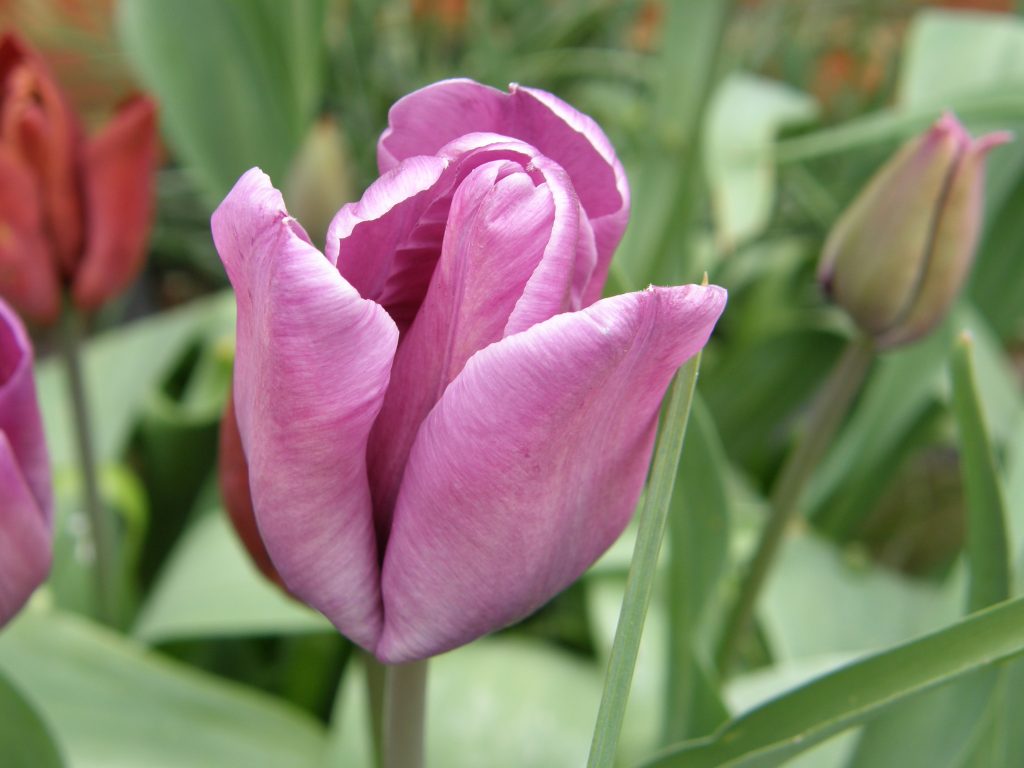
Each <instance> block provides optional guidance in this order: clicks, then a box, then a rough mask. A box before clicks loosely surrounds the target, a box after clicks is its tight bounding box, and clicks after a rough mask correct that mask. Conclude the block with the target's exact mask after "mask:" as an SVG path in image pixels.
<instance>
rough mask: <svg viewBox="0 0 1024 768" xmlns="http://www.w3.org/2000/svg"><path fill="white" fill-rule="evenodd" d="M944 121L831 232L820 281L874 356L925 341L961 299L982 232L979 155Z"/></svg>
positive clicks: (884, 172) (992, 141)
mask: <svg viewBox="0 0 1024 768" xmlns="http://www.w3.org/2000/svg"><path fill="white" fill-rule="evenodd" d="M1009 139H1010V136H1009V134H1007V133H1003V132H1001V133H993V134H989V135H987V136H983V137H981V138H978V139H972V138H971V136H970V134H968V133H967V131H966V130H965V129H964V127H963V126H962V125H960V123H959V122H958V121H957V119H956V118H955V117H954V116H953V115H952V114H946V115H944V116H943V117H942V118H941V119H940V120H939V121H938V122H936V123H935V125H933V126H932V127H931V129H930V130H928V131H927V132H926V133H924V134H923V135H921V136H918V137H917V138H915V139H913V140H911V141H910V142H908V143H907V144H906V145H905V146H904V147H903V148H902V149H901V150H900V151H899V152H898V153H897V154H896V155H895V156H894V157H893V158H892V159H891V160H890V161H889V162H888V163H886V164H885V165H884V166H883V167H882V168H881V170H879V171H878V173H876V174H875V176H874V177H873V178H872V179H871V181H870V182H869V183H868V185H867V186H866V187H865V188H864V190H863V191H862V192H861V193H860V195H859V196H858V197H857V199H856V200H855V201H854V202H853V204H852V205H851V206H850V207H849V208H848V209H847V210H846V212H845V213H844V214H843V215H842V217H841V218H840V219H839V221H838V222H837V223H836V225H835V226H834V227H833V229H832V232H831V234H830V235H829V238H828V241H827V242H826V243H825V250H824V253H823V254H822V259H821V264H820V266H819V268H818V278H819V281H820V282H821V284H822V286H823V287H824V289H825V291H826V293H828V295H829V296H830V297H831V298H832V299H833V300H834V301H835V302H836V303H837V304H839V305H840V306H841V307H843V308H844V309H845V310H846V311H847V312H849V313H850V315H851V316H852V317H853V319H854V320H855V321H856V323H857V325H859V326H860V328H861V329H862V330H863V331H864V332H865V333H867V334H868V335H870V336H871V337H873V338H874V339H875V341H876V342H877V343H878V345H879V346H880V347H883V348H884V347H894V346H898V345H900V344H906V343H908V342H911V341H914V340H916V339H919V338H921V337H922V336H924V335H926V334H927V333H928V332H929V331H931V330H932V329H933V328H934V327H935V326H936V325H938V323H939V322H940V321H941V320H942V318H943V317H945V315H946V312H947V311H948V309H949V306H950V304H951V303H952V302H953V299H954V298H955V297H956V295H957V294H958V293H959V291H960V288H961V286H962V285H963V283H964V281H965V279H966V277H967V274H968V272H969V271H970V266H971V261H972V259H973V256H974V251H975V247H976V245H977V242H978V235H979V233H980V230H981V220H982V208H983V196H984V176H985V156H986V154H987V153H988V151H989V150H990V149H992V148H993V147H995V146H998V145H999V144H1003V143H1005V142H1006V141H1008V140H1009Z"/></svg>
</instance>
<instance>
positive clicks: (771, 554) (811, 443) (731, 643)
mask: <svg viewBox="0 0 1024 768" xmlns="http://www.w3.org/2000/svg"><path fill="white" fill-rule="evenodd" d="M873 360H874V345H873V344H872V343H871V341H870V340H868V339H865V338H861V339H857V340H855V341H852V342H851V343H850V344H849V345H848V346H847V347H846V349H845V350H844V351H843V354H842V356H841V357H840V358H839V361H838V362H837V363H836V366H835V368H833V369H832V373H831V374H830V375H829V378H828V380H827V381H826V382H825V386H824V387H823V388H822V389H821V391H820V392H819V393H818V396H817V398H816V399H815V401H814V404H813V405H812V406H811V411H810V413H808V415H807V421H806V423H805V424H804V429H803V434H802V435H801V437H800V438H799V439H798V441H797V443H796V447H795V448H794V449H793V451H792V452H791V453H790V454H789V457H788V458H787V459H786V463H785V465H784V466H783V467H782V471H781V472H780V473H779V477H778V479H777V480H776V482H775V486H774V488H773V489H772V494H771V499H770V502H771V511H770V516H769V518H768V522H767V523H765V526H764V529H763V530H762V531H761V538H760V541H759V542H758V545H757V551H756V552H755V553H754V557H753V558H752V559H751V561H750V565H749V566H748V568H747V572H746V574H745V576H744V578H743V581H742V582H741V583H740V589H739V593H738V595H737V597H736V601H735V602H734V603H733V606H732V610H731V611H730V612H729V615H728V619H727V620H726V622H725V630H724V631H723V633H722V639H721V642H720V643H719V646H718V653H717V656H716V663H717V667H718V671H719V672H720V673H721V674H722V676H723V677H724V676H725V675H727V674H728V672H729V668H730V666H731V665H732V662H733V659H734V657H735V655H736V650H737V648H738V646H739V642H740V639H741V638H742V637H743V636H744V634H745V633H746V632H747V630H748V628H749V625H750V621H751V618H752V617H753V614H754V607H755V606H756V604H757V598H758V596H759V595H760V593H761V587H762V586H764V582H765V579H766V577H767V576H768V573H769V571H770V570H771V567H772V565H773V564H774V562H775V556H776V555H777V554H778V550H779V545H780V544H781V543H782V539H783V537H784V535H785V533H786V530H787V528H788V527H789V524H790V521H791V520H792V519H793V515H794V514H795V513H796V510H797V508H798V505H799V503H800V497H801V495H802V494H803V491H804V489H805V488H806V486H807V481H808V480H810V478H811V475H812V474H813V472H814V469H815V468H816V467H817V465H818V461H819V460H820V459H821V457H822V455H823V454H824V453H825V451H826V449H827V448H828V446H829V444H830V443H831V442H832V439H833V438H834V437H835V434H836V432H837V431H838V429H839V426H840V425H841V424H842V423H843V419H844V418H845V417H846V414H847V412H848V411H849V409H850V406H851V405H852V404H853V400H854V398H855V397H856V395H857V393H858V392H859V391H860V387H861V384H862V383H863V382H864V378H865V377H866V376H867V373H868V371H869V370H870V368H871V363H872V361H873Z"/></svg>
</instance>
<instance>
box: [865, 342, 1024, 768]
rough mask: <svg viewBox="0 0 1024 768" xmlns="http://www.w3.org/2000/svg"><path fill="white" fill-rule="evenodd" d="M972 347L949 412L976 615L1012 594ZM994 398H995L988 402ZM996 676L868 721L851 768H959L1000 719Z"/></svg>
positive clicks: (956, 372) (966, 347)
mask: <svg viewBox="0 0 1024 768" xmlns="http://www.w3.org/2000/svg"><path fill="white" fill-rule="evenodd" d="M973 350H974V344H973V342H972V340H971V338H970V337H969V336H967V335H966V334H964V335H962V336H961V337H960V338H959V339H958V340H957V342H956V344H955V345H954V350H953V355H952V360H951V363H952V378H953V411H954V414H955V416H956V421H957V426H958V428H959V433H960V443H959V445H960V466H961V473H962V475H963V478H964V486H965V488H966V495H967V561H968V564H969V573H970V580H969V584H968V599H967V608H968V610H969V611H973V610H978V609H981V608H984V607H987V606H989V605H992V604H994V603H997V602H1001V601H1003V600H1005V599H1007V598H1008V597H1009V596H1010V587H1011V583H1010V561H1009V547H1008V543H1007V532H1006V508H1005V503H1004V501H1003V493H1002V488H1001V483H1000V479H999V476H998V470H997V467H996V463H995V456H994V452H993V447H992V444H991V440H990V438H989V432H988V427H987V425H986V421H985V418H984V416H983V412H982V398H981V396H980V393H979V387H978V385H977V383H976V378H977V377H976V366H975V365H974V362H973V361H974V355H973ZM993 401H996V398H992V401H989V402H993ZM1001 675H1002V671H1001V670H997V669H992V668H988V669H983V670H980V671H978V672H975V673H974V674H972V675H970V676H968V677H967V678H966V679H964V680H962V681H959V682H957V683H956V684H955V685H953V686H950V687H948V688H943V689H940V690H937V691H929V692H927V693H925V694H923V695H921V696H916V697H913V698H912V699H910V700H908V701H907V702H905V703H903V704H901V705H899V706H897V707H894V708H893V709H892V710H891V711H890V712H887V713H886V714H885V715H884V716H882V717H880V718H878V719H877V720H875V721H874V722H872V723H871V724H870V725H869V726H868V727H867V728H866V729H865V731H864V734H863V736H862V738H861V740H860V743H859V744H858V746H857V752H856V756H855V759H854V761H853V762H852V763H851V767H852V768H857V767H860V766H862V767H863V768H884V767H886V766H891V767H892V768H942V767H945V768H960V767H962V766H966V765H968V764H970V763H969V761H970V760H971V759H972V756H973V755H976V754H977V755H980V754H981V753H980V752H978V751H977V750H984V749H986V748H987V747H988V744H987V743H986V741H985V736H986V735H987V734H988V732H989V730H990V728H991V726H992V724H993V722H994V719H995V718H996V717H997V716H999V714H1000V704H1001V701H1002V697H1000V696H996V695H995V694H996V693H997V691H999V690H1001V686H1000V677H1001Z"/></svg>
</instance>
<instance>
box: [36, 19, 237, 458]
mask: <svg viewBox="0 0 1024 768" xmlns="http://www.w3.org/2000/svg"><path fill="white" fill-rule="evenodd" d="M123 5H131V3H125V4H123ZM234 317H235V299H234V294H232V293H231V292H229V291H228V292H224V293H222V294H218V295H216V296H213V297H211V298H208V299H201V300H198V301H194V302H192V303H190V304H188V305H186V306H184V307H182V308H181V309H176V310H172V311H170V312H163V313H161V314H159V315H157V316H154V317H152V318H147V319H145V320H140V321H138V322H135V323H131V324H130V325H126V326H122V327H121V328H118V329H117V330H115V331H111V332H109V333H104V334H102V335H100V336H96V337H94V338H93V339H91V340H90V341H89V342H88V343H87V345H86V349H85V352H84V354H83V367H84V376H85V383H86V389H87V392H88V398H89V408H90V411H91V413H92V423H93V428H94V440H95V445H94V449H95V450H96V454H97V456H98V458H99V460H100V461H101V462H109V461H112V460H114V459H116V458H117V457H118V456H120V455H121V453H122V452H123V451H124V448H125V446H126V445H127V443H128V438H129V436H130V435H131V432H132V430H133V429H134V428H135V424H136V421H137V420H138V417H139V413H140V412H141V410H142V408H143V406H144V405H145V404H146V402H147V399H148V398H149V397H150V394H151V393H152V392H154V391H155V389H156V387H157V386H158V384H159V382H160V381H161V380H162V379H163V378H164V377H165V376H166V375H167V372H168V371H169V369H170V367H171V366H172V365H173V364H174V362H175V361H176V360H178V359H179V358H180V357H181V354H182V352H183V351H184V349H185V348H186V347H187V346H188V345H189V344H191V343H194V342H196V341H197V340H199V339H203V338H217V337H218V336H222V335H226V334H229V333H231V332H232V331H233V329H234ZM36 371H37V373H36V381H37V385H38V388H39V398H40V402H41V403H42V411H43V424H44V427H45V429H46V441H47V446H48V447H49V450H50V459H51V461H52V462H53V465H54V468H55V469H60V468H62V467H66V466H76V459H75V455H76V454H75V449H74V439H73V433H72V424H73V422H72V420H71V415H70V411H69V410H68V408H69V406H68V402H67V397H66V389H67V382H66V379H65V372H64V368H63V365H62V361H61V360H59V359H56V358H47V359H46V360H43V361H41V362H40V363H39V365H38V366H37V369H36Z"/></svg>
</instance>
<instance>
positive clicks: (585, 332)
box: [377, 286, 725, 663]
mask: <svg viewBox="0 0 1024 768" xmlns="http://www.w3.org/2000/svg"><path fill="white" fill-rule="evenodd" d="M724 305H725V291H724V290H722V289H721V288H717V287H715V286H710V287H701V286H682V287H677V288H649V289H648V290H646V291H643V292H639V293H633V294H627V295H624V296H617V297H613V298H610V299H605V300H603V301H600V302H597V303H596V304H593V305H592V306H590V307H588V308H587V309H585V310H583V311H580V312H574V313H566V314H561V315H557V316H555V317H553V318H551V319H549V320H547V321H545V322H543V323H540V324H538V325H536V326H534V327H532V328H530V329H529V330H526V331H524V332H522V333H518V334H514V335H511V336H508V337H506V338H504V339H503V340H501V341H500V342H498V343H496V344H492V345H491V346H489V347H487V348H485V349H483V350H481V351H480V352H478V353H476V354H475V355H474V356H473V357H472V358H471V359H470V360H469V362H468V363H467V364H466V366H465V368H464V369H463V371H462V372H461V373H460V374H459V375H458V376H457V377H456V378H455V380H454V381H453V382H452V383H451V384H450V385H449V386H448V388H447V390H446V391H445V393H444V395H443V396H442V397H441V399H440V401H439V402H438V404H437V406H435V408H434V409H433V410H432V411H431V413H430V415H429V416H428V417H427V418H426V420H425V421H424V424H423V426H422V427H421V429H420V431H419V434H418V437H417V439H416V442H415V443H414V444H413V447H412V451H411V453H410V456H409V462H408V465H407V467H406V471H405V477H404V480H403V483H402V488H401V492H400V494H399V496H398V500H397V504H396V508H395V515H394V520H393V526H392V530H391V537H390V539H389V541H388V547H387V552H386V554H385V559H384V565H383V573H382V590H383V599H384V615H385V625H384V632H383V635H382V637H381V641H380V644H379V645H378V647H377V656H378V657H379V658H381V659H382V660H384V661H386V662H390V663H395V662H402V661H408V660H412V659H417V658H423V657H426V656H429V655H433V654H436V653H440V652H443V651H445V650H448V649H451V648H454V647H456V646H458V645H461V644H463V643H466V642H469V641H470V640H472V639H474V638H476V637H478V636H480V635H483V634H486V633H487V632H491V631H494V630H496V629H499V628H501V627H503V626H506V625H507V624H509V623H512V622H514V621H516V620H518V619H520V618H522V617H524V616H526V615H528V614H529V613H530V612H532V611H534V610H536V609H537V608H538V607H540V606H541V605H542V604H543V603H544V602H545V601H546V600H548V599H550V598H551V597H552V596H554V595H555V594H556V593H558V592H559V591H560V590H562V589H564V588H565V587H567V586H568V585H569V584H571V583H572V581H573V580H575V579H576V578H578V577H579V575H580V574H581V573H582V572H583V571H584V570H585V569H586V568H587V567H588V566H589V565H590V564H591V563H592V562H593V561H594V560H595V559H596V558H597V557H598V556H599V555H600V554H601V553H602V552H603V551H604V550H605V549H606V548H607V547H608V546H609V545H610V544H611V543H612V541H614V539H615V538H616V537H617V536H618V535H619V534H620V533H621V532H622V529H623V528H624V527H625V525H626V523H627V522H628V520H629V518H630V517H631V515H632V513H633V509H634V506H635V504H636V501H637V498H638V497H639V494H640V491H641V489H642V486H643V482H644V478H645V476H646V473H647V466H648V462H649V459H650V455H651V450H652V447H653V440H654V434H655V427H656V422H657V416H658V409H659V405H660V403H661V399H662V397H663V395H664V393H665V390H666V388H667V386H668V383H669V381H670V380H671V377H672V374H673V373H674V372H675V371H676V369H677V368H678V367H679V366H680V365H681V364H682V363H683V362H685V361H686V360H687V359H688V358H689V357H691V356H692V355H693V354H695V353H696V352H697V351H698V350H699V349H700V348H701V347H702V346H703V345H704V344H705V342H706V341H707V339H708V336H709V335H710V333H711V330H712V328H713V327H714V324H715V322H716V321H717V319H718V317H719V315H720V314H721V312H722V310H723V308H724Z"/></svg>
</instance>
